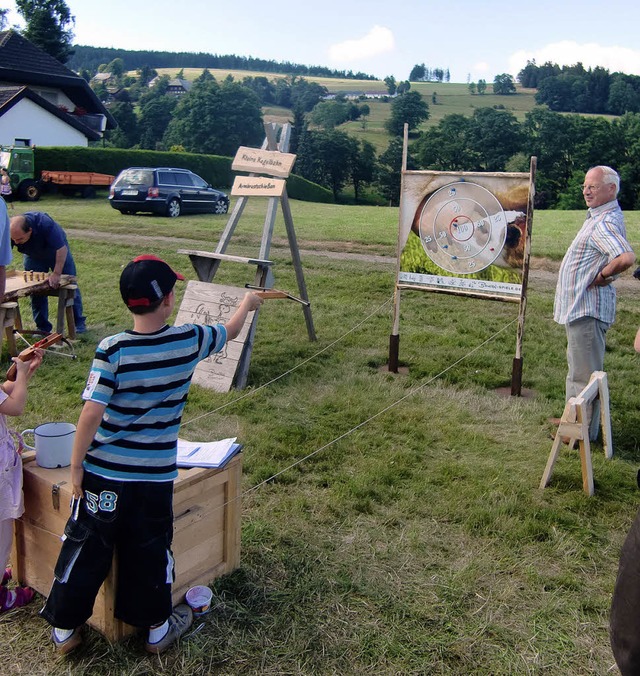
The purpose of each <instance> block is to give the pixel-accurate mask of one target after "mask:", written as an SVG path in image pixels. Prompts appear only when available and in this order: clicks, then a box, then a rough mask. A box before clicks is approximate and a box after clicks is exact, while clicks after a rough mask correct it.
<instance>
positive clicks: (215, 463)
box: [177, 437, 242, 467]
mask: <svg viewBox="0 0 640 676" xmlns="http://www.w3.org/2000/svg"><path fill="white" fill-rule="evenodd" d="M241 448H242V445H241V444H238V443H236V437H232V438H230V439H221V440H220V441H206V442H205V441H186V440H185V439H180V438H179V439H178V458H177V465H178V467H224V465H225V463H226V462H227V461H228V460H230V459H231V458H232V457H233V456H234V455H235V454H236V453H237V452H238V451H239V450H240V449H241Z"/></svg>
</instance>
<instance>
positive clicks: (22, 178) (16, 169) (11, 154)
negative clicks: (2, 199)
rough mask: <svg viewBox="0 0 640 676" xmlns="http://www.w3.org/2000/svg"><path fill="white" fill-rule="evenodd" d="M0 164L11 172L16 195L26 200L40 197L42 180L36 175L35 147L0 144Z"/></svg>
mask: <svg viewBox="0 0 640 676" xmlns="http://www.w3.org/2000/svg"><path fill="white" fill-rule="evenodd" d="M0 166H2V167H4V168H5V169H6V170H7V172H8V173H9V178H10V180H11V189H12V190H13V193H14V195H16V196H17V197H18V198H19V199H21V200H24V201H26V202H37V201H38V200H39V199H40V193H41V189H40V181H38V180H36V178H35V176H34V154H33V148H29V147H27V146H24V147H20V146H0Z"/></svg>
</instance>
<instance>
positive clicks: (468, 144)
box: [409, 106, 640, 209]
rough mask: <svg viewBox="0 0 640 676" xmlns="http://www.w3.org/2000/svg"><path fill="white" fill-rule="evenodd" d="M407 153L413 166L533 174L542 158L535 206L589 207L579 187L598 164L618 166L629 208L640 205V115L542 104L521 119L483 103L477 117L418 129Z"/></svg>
mask: <svg viewBox="0 0 640 676" xmlns="http://www.w3.org/2000/svg"><path fill="white" fill-rule="evenodd" d="M409 153H410V156H411V158H412V161H413V162H414V165H415V168H422V169H435V170H440V171H528V170H529V158H530V157H531V156H532V155H534V156H536V157H537V167H538V171H537V178H536V206H537V207H538V208H550V209H581V208H583V207H584V201H583V199H582V190H581V187H580V186H581V184H582V181H583V178H584V172H585V171H586V170H587V169H588V168H589V167H592V166H595V165H598V164H606V165H609V166H612V167H614V168H615V169H616V170H617V171H618V173H619V174H620V177H621V189H620V195H619V200H620V203H621V205H622V206H623V208H626V209H638V208H640V114H638V113H625V114H624V115H623V116H621V117H619V118H617V119H614V120H612V121H609V120H607V119H605V118H603V117H584V116H582V115H562V114H560V113H557V112H554V111H552V110H549V109H548V108H547V107H546V106H536V107H535V108H534V109H533V110H531V111H530V112H528V113H527V114H526V116H525V119H524V121H523V122H519V121H518V119H517V118H516V117H515V115H513V114H512V113H511V112H510V111H508V110H504V109H500V108H495V107H494V108H477V109H475V110H474V113H473V115H472V116H471V117H465V116H463V115H459V114H453V115H446V116H445V117H444V118H443V119H442V120H441V121H440V122H439V123H438V125H436V126H435V127H432V128H430V129H428V130H426V131H424V132H422V133H421V134H420V136H419V137H418V138H417V139H416V140H415V141H414V142H413V143H412V144H411V146H410V148H409Z"/></svg>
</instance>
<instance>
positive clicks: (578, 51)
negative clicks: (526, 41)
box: [509, 40, 640, 75]
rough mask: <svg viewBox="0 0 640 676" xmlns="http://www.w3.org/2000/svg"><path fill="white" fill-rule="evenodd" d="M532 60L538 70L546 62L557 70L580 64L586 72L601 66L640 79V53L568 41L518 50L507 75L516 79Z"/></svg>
mask: <svg viewBox="0 0 640 676" xmlns="http://www.w3.org/2000/svg"><path fill="white" fill-rule="evenodd" d="M532 59H535V60H536V63H537V64H538V65H539V66H541V65H542V64H543V63H545V62H547V61H551V62H552V63H557V64H558V65H560V66H572V65H573V64H575V63H578V62H580V63H582V65H583V66H584V67H585V68H595V67H596V66H602V67H603V68H606V69H607V70H609V71H610V72H612V73H614V72H616V71H620V72H623V73H628V74H631V75H640V50H636V49H629V48H628V47H617V46H613V47H604V46H603V45H599V44H597V43H595V42H588V43H584V44H580V43H578V42H573V41H571V40H563V41H562V42H554V43H552V44H549V45H545V46H544V47H542V48H541V49H538V50H535V51H527V50H524V49H521V50H519V51H517V52H515V53H513V54H512V55H511V56H510V57H509V72H510V73H512V74H513V75H516V74H517V73H518V72H519V71H520V70H522V68H524V66H526V65H527V61H531V60H532Z"/></svg>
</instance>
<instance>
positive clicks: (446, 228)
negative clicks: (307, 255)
mask: <svg viewBox="0 0 640 676" xmlns="http://www.w3.org/2000/svg"><path fill="white" fill-rule="evenodd" d="M529 189H530V175H529V174H524V173H517V174H515V173H511V174H479V173H459V174H455V173H450V172H428V171H405V172H404V173H403V188H402V193H401V199H400V227H399V246H398V250H399V251H400V261H399V268H398V278H397V283H398V284H399V285H410V286H421V287H425V288H434V289H439V290H442V291H449V292H452V293H472V294H473V295H478V294H479V295H483V294H485V295H490V296H493V297H505V298H511V299H514V300H516V299H518V298H519V297H520V294H521V291H522V279H523V263H524V258H525V255H524V254H525V249H526V245H527V238H528V236H529V228H528V227H527V205H528V199H529Z"/></svg>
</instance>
